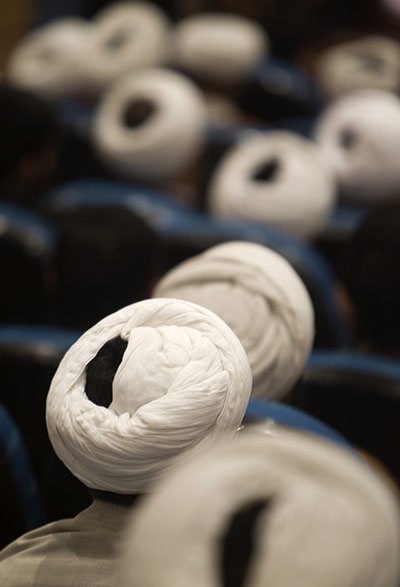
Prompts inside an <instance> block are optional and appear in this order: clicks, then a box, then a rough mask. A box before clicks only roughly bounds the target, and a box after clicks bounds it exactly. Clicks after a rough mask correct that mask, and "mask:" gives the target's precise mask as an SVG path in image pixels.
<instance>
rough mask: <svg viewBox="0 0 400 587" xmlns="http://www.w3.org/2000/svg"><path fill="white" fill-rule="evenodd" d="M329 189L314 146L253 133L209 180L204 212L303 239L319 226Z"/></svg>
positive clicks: (328, 205)
mask: <svg viewBox="0 0 400 587" xmlns="http://www.w3.org/2000/svg"><path fill="white" fill-rule="evenodd" d="M335 200H336V198H335V184H334V181H333V178H332V176H331V174H330V173H329V171H328V170H327V169H326V168H325V166H324V165H323V162H322V160H321V159H320V157H319V154H318V150H317V149H316V148H315V145H314V144H313V143H312V142H311V141H309V140H307V139H304V138H302V137H300V136H297V135H295V134H294V133H290V132H284V131H277V132H268V133H253V134H250V135H249V136H248V137H245V138H244V139H243V140H241V141H240V142H239V143H238V144H237V145H235V146H233V147H232V148H231V149H230V150H229V151H228V153H227V154H226V155H225V157H223V158H222V161H221V163H220V164H219V165H218V166H217V169H216V171H215V173H214V175H213V177H212V178H211V183H210V187H209V192H208V205H209V209H210V213H211V214H213V215H214V216H218V217H222V218H232V219H243V220H251V221H256V222H262V223H265V224H269V225H271V226H274V227H276V228H279V229H281V230H285V231H288V232H290V233H292V234H295V235H297V236H300V237H303V238H312V237H314V236H316V235H317V234H318V233H319V232H321V231H322V229H323V228H324V227H325V225H326V223H327V220H328V216H329V214H330V212H331V211H332V209H333V207H334V205H335Z"/></svg>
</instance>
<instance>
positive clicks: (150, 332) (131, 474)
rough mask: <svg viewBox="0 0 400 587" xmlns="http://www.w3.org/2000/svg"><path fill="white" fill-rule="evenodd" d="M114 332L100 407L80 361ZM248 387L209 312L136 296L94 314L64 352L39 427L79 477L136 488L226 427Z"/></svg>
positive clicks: (125, 490) (231, 344) (240, 361)
mask: <svg viewBox="0 0 400 587" xmlns="http://www.w3.org/2000/svg"><path fill="white" fill-rule="evenodd" d="M116 336H120V337H121V338H122V339H123V340H125V341H127V342H128V345H127V348H126V350H125V352H124V355H123V357H122V361H121V363H120V365H119V367H118V369H117V371H116V374H115V377H114V380H113V390H112V393H113V400H112V403H111V405H110V406H109V407H108V408H107V407H102V406H99V405H96V404H94V403H93V402H92V401H90V400H89V399H88V397H87V395H86V393H85V381H86V372H85V370H86V366H87V365H88V363H89V362H90V361H91V360H92V359H93V358H94V357H95V356H96V354H97V352H98V351H99V350H100V349H101V348H102V347H103V345H104V344H105V343H106V342H107V341H109V340H110V339H112V338H114V337H116ZM250 391H251V371H250V366H249V363H248V360H247V357H246V354H245V351H244V349H243V347H242V345H241V343H240V342H239V340H238V339H237V337H236V336H235V334H234V333H233V332H232V331H231V329H230V328H229V327H228V326H227V325H226V324H225V323H224V322H223V321H222V320H221V319H220V318H219V317H218V316H216V315H215V314H214V313H212V312H210V311H209V310H207V309H205V308H202V307H200V306H197V305H196V304H192V303H189V302H184V301H181V300H170V299H157V300H145V301H143V302H138V303H136V304H132V305H131V306H127V307H126V308H123V309H122V310H120V311H118V312H116V313H114V314H112V315H110V316H108V317H107V318H105V319H104V320H102V321H100V322H99V323H98V324H96V325H95V326H94V327H93V328H91V329H90V330H88V331H87V332H86V333H85V334H84V335H83V336H82V337H81V338H80V339H79V340H78V341H77V342H76V343H75V344H74V345H73V346H72V347H71V348H70V350H69V351H68V352H67V353H66V355H65V357H64V358H63V360H62V361H61V363H60V365H59V368H58V370H57V372H56V374H55V376H54V378H53V381H52V383H51V386H50V390H49V394H48V397H47V409H46V420H47V428H48V433H49V437H50V440H51V442H52V444H53V447H54V449H55V452H56V453H57V455H58V457H59V458H60V459H61V460H62V461H63V462H64V464H65V465H66V466H67V467H68V468H69V469H70V471H71V472H72V473H73V474H74V475H75V476H76V477H78V478H79V479H80V480H81V481H82V482H83V483H84V484H85V485H86V486H88V487H91V488H93V489H100V490H104V491H111V492H115V493H122V494H133V493H142V492H144V491H147V490H149V488H150V487H151V484H152V482H153V481H154V480H155V479H156V478H158V477H159V476H160V475H161V474H162V473H163V472H164V470H166V469H167V468H169V467H171V466H172V465H173V464H174V463H175V461H176V460H177V458H178V457H179V458H184V455H183V453H184V451H188V450H189V449H193V448H194V447H197V446H201V445H211V444H213V443H214V442H216V441H217V440H218V439H219V438H220V437H225V436H228V437H232V436H233V435H234V434H235V432H236V429H237V427H238V425H239V424H240V422H241V420H242V418H243V415H244V412H245V410H246V406H247V403H248V399H249V396H250ZM186 454H187V453H186Z"/></svg>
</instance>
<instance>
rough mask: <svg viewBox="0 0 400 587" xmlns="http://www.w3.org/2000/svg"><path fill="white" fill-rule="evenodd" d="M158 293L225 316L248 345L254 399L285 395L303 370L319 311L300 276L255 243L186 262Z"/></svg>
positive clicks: (224, 246) (215, 249)
mask: <svg viewBox="0 0 400 587" xmlns="http://www.w3.org/2000/svg"><path fill="white" fill-rule="evenodd" d="M153 295H154V297H157V296H159V297H170V298H171V297H174V298H180V299H185V300H189V301H191V302H195V303H197V304H201V305H202V306H205V307H206V308H209V309H210V310H212V311H213V312H215V313H216V314H218V316H220V317H221V318H222V319H223V320H224V321H225V322H226V323H227V324H228V325H229V326H230V327H231V328H232V330H233V331H234V332H235V334H236V335H237V336H238V338H239V340H240V341H241V343H242V344H243V346H244V348H245V350H246V352H247V356H248V359H249V362H250V366H251V369H252V373H253V391H252V395H253V396H254V397H262V398H268V399H282V398H283V397H284V396H285V395H286V394H287V392H288V391H290V390H291V388H292V387H293V385H294V384H295V383H296V381H297V379H298V378H299V377H300V375H301V374H302V372H303V370H304V367H305V364H306V362H307V360H308V357H309V354H310V352H311V348H312V344H313V339H314V312H313V307H312V303H311V300H310V297H309V295H308V292H307V290H306V288H305V286H304V285H303V282H302V281H301V279H300V277H299V276H298V275H297V273H296V272H295V270H294V269H293V268H292V267H291V265H289V263H288V262H287V261H286V260H285V259H284V258H283V257H281V256H280V255H278V254H277V253H275V252H274V251H271V250H270V249H268V248H267V247H264V246H262V245H259V244H255V243H245V242H231V243H226V244H222V245H218V246H216V247H213V248H211V249H208V250H207V251H206V252H204V253H202V254H201V255H198V256H196V257H193V258H192V259H189V260H187V261H184V262H183V263H181V264H180V265H178V266H177V267H175V268H174V269H172V270H171V271H169V272H168V273H167V274H166V275H165V276H164V277H163V278H162V279H161V281H160V282H159V283H158V284H157V286H156V288H155V290H154V293H153Z"/></svg>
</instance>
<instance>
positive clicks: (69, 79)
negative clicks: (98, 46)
mask: <svg viewBox="0 0 400 587" xmlns="http://www.w3.org/2000/svg"><path fill="white" fill-rule="evenodd" d="M91 35H92V28H91V26H90V25H89V24H88V23H86V22H85V21H84V20H81V19H79V18H72V17H71V18H61V19H58V20H55V21H52V22H50V23H49V24H46V25H44V26H42V27H40V28H38V29H35V30H34V31H32V32H31V33H30V34H28V35H26V36H25V37H23V38H22V40H21V42H20V43H19V44H18V45H17V46H16V48H15V49H14V51H13V52H12V53H11V55H10V58H9V60H8V63H7V79H8V80H9V82H10V83H12V84H13V85H15V86H18V87H21V88H23V89H25V90H29V91H31V92H34V93H36V94H38V95H41V96H43V97H45V98H48V99H61V98H69V97H71V96H73V95H74V94H76V93H79V92H80V90H81V88H82V85H83V80H84V72H83V69H82V59H84V57H85V55H86V53H87V48H88V45H89V42H90V38H91Z"/></svg>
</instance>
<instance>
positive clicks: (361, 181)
mask: <svg viewBox="0 0 400 587" xmlns="http://www.w3.org/2000/svg"><path fill="white" fill-rule="evenodd" d="M314 137H315V140H316V142H317V144H318V146H319V149H320V152H321V156H322V157H323V159H324V161H325V164H326V165H327V166H328V167H329V168H330V169H331V170H332V172H333V174H334V175H335V177H336V179H337V181H338V184H339V186H340V191H341V194H342V196H343V198H344V199H345V200H348V201H352V202H357V203H361V204H373V203H380V202H382V201H384V200H388V199H390V198H393V197H398V195H399V194H398V192H399V190H400V165H399V149H400V100H399V98H397V96H394V95H392V94H390V93H388V92H383V91H379V90H359V91H357V92H354V93H352V94H348V95H347V96H343V97H342V98H339V99H338V100H337V101H336V102H333V103H332V104H331V105H329V106H327V108H326V109H325V111H324V112H322V114H321V116H320V118H319V120H318V121H317V125H316V129H315V133H314Z"/></svg>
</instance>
